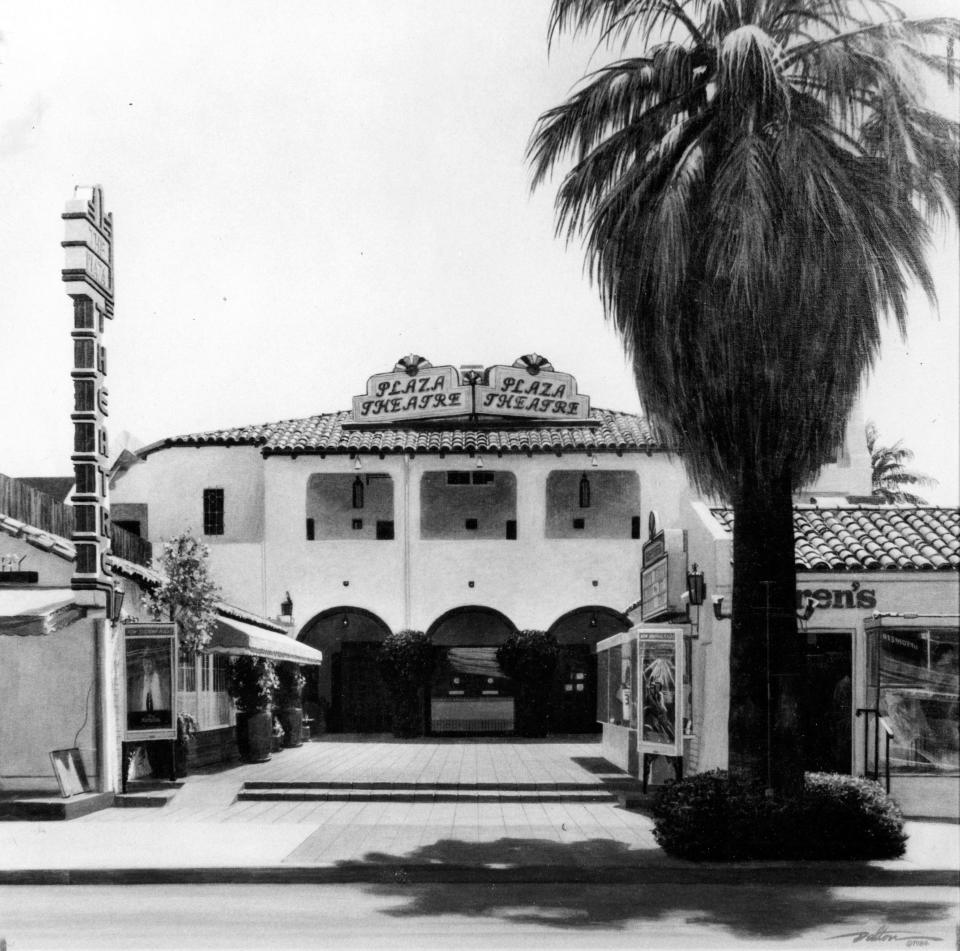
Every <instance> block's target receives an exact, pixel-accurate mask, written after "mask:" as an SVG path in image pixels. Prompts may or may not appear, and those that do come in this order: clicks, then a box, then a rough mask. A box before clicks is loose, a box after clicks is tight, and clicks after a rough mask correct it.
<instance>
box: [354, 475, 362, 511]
mask: <svg viewBox="0 0 960 951" xmlns="http://www.w3.org/2000/svg"><path fill="white" fill-rule="evenodd" d="M353 507H354V508H355V509H362V508H363V479H361V478H360V476H357V477H356V478H355V479H354V480H353Z"/></svg>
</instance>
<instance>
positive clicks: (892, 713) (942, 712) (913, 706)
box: [868, 627, 960, 774]
mask: <svg viewBox="0 0 960 951" xmlns="http://www.w3.org/2000/svg"><path fill="white" fill-rule="evenodd" d="M957 636H958V635H957V628H956V627H954V628H921V627H917V628H901V627H897V628H889V629H883V628H881V629H877V630H874V631H870V632H869V638H870V640H869V642H868V649H869V651H870V659H871V663H870V669H869V673H870V688H871V693H872V694H873V696H874V697H875V698H876V702H877V707H878V709H879V711H880V716H882V717H883V718H884V719H885V720H886V722H887V725H888V726H889V727H890V729H891V730H892V732H893V739H892V740H891V742H890V769H891V771H892V772H899V773H954V774H955V773H957V772H958V771H960V758H958V745H960V736H958V689H960V682H958V668H957Z"/></svg>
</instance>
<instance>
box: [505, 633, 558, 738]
mask: <svg viewBox="0 0 960 951" xmlns="http://www.w3.org/2000/svg"><path fill="white" fill-rule="evenodd" d="M559 657H560V648H559V646H558V645H557V639H556V637H554V636H553V635H552V634H548V633H547V632H546V631H517V632H516V633H515V634H511V635H510V636H509V637H508V638H507V639H506V641H504V642H503V644H501V645H500V647H498V648H497V663H498V664H499V665H500V668H501V670H503V672H504V673H505V674H506V675H507V676H508V677H510V678H512V679H513V680H514V681H516V684H517V697H516V709H515V728H516V732H517V733H519V734H520V736H546V735H547V731H548V730H549V728H550V693H551V689H552V686H553V672H554V671H555V670H556V667H557V660H558V659H559Z"/></svg>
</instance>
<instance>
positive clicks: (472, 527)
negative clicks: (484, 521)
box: [464, 518, 479, 532]
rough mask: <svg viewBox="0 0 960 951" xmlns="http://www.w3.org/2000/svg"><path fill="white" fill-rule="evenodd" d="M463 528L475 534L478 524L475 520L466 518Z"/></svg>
mask: <svg viewBox="0 0 960 951" xmlns="http://www.w3.org/2000/svg"><path fill="white" fill-rule="evenodd" d="M464 527H465V528H466V529H467V531H468V532H475V531H476V530H477V529H478V528H479V524H478V522H477V520H476V519H475V518H468V519H467V520H466V522H464Z"/></svg>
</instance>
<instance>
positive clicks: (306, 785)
mask: <svg viewBox="0 0 960 951" xmlns="http://www.w3.org/2000/svg"><path fill="white" fill-rule="evenodd" d="M243 789H244V791H256V790H262V789H274V790H276V789H289V790H310V789H322V790H344V789H372V790H390V791H394V790H403V791H412V792H419V791H423V790H432V791H436V792H459V791H464V790H466V791H471V792H523V793H528V792H605V793H611V794H616V793H621V792H622V793H633V792H636V791H640V790H642V785H641V783H640V782H639V781H638V780H636V779H633V778H632V777H630V776H625V777H623V778H622V779H621V778H619V777H617V778H611V779H609V780H603V781H602V782H587V783H551V782H537V783H442V782H436V783H434V782H429V781H426V782H399V781H398V782H389V781H387V782H332V781H331V782H324V781H322V780H309V781H308V780H302V781H301V780H291V781H283V780H275V781H261V780H251V781H248V782H245V783H244V784H243Z"/></svg>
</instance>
